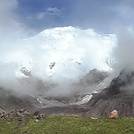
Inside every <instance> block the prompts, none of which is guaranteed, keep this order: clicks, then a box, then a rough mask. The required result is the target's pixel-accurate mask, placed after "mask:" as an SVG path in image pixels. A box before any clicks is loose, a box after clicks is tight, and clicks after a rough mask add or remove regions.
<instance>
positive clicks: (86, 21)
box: [0, 0, 134, 33]
mask: <svg viewBox="0 0 134 134" xmlns="http://www.w3.org/2000/svg"><path fill="white" fill-rule="evenodd" d="M0 1H1V7H2V6H4V5H2V4H3V3H4V2H3V1H4V0H0ZM5 1H8V2H9V1H10V2H9V3H10V4H11V1H14V3H15V4H16V6H15V10H14V12H15V13H16V14H17V15H18V20H19V22H20V23H23V24H25V25H26V26H28V27H30V28H31V29H34V30H37V31H41V30H44V29H46V28H52V27H57V26H74V27H79V28H81V29H87V28H92V29H94V30H95V31H97V32H102V33H111V32H114V31H115V30H116V29H118V28H119V27H122V26H133V25H134V0H5Z"/></svg>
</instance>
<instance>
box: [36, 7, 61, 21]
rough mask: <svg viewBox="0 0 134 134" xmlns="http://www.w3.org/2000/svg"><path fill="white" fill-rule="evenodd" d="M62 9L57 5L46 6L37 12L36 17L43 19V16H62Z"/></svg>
mask: <svg viewBox="0 0 134 134" xmlns="http://www.w3.org/2000/svg"><path fill="white" fill-rule="evenodd" d="M62 11H63V9H59V8H57V7H48V8H46V9H45V11H43V12H40V13H38V14H37V19H43V18H45V16H62Z"/></svg>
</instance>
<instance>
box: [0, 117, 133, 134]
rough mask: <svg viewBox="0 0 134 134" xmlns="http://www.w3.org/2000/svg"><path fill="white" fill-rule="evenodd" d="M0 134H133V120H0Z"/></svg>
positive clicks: (59, 118) (53, 118) (50, 118)
mask: <svg viewBox="0 0 134 134" xmlns="http://www.w3.org/2000/svg"><path fill="white" fill-rule="evenodd" d="M0 134H134V118H121V119H115V120H114V119H91V118H83V117H73V116H46V117H45V119H44V120H41V121H36V120H35V119H30V118H27V119H24V120H23V121H22V122H20V121H18V120H14V121H9V120H6V121H4V120H0Z"/></svg>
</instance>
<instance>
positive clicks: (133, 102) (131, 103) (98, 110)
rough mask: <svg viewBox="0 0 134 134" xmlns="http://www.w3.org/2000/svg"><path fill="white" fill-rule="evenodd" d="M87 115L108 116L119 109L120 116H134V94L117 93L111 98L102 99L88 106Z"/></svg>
mask: <svg viewBox="0 0 134 134" xmlns="http://www.w3.org/2000/svg"><path fill="white" fill-rule="evenodd" d="M88 108H89V111H88V112H87V113H86V114H85V115H86V116H93V117H107V116H108V114H109V113H110V112H111V111H113V110H117V111H118V112H119V117H134V95H122V94H119V95H115V96H113V97H111V98H109V99H100V100H99V101H98V102H97V103H96V104H95V105H94V106H90V107H88Z"/></svg>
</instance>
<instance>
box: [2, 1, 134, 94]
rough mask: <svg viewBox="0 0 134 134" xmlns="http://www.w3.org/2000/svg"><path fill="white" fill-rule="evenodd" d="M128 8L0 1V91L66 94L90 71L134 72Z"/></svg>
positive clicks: (125, 4)
mask: <svg viewBox="0 0 134 134" xmlns="http://www.w3.org/2000/svg"><path fill="white" fill-rule="evenodd" d="M133 7H134V1H132V0H118V1H116V0H113V1H107V0H45V1H44V0H38V1H33V0H0V18H1V19H0V54H1V57H0V71H1V73H0V74H1V75H0V86H1V87H2V88H4V89H12V90H14V91H16V92H19V93H24V94H27V93H28V94H29V93H31V92H34V91H37V92H38V90H41V91H42V89H43V90H44V91H42V92H43V93H44V94H48V95H51V94H52V95H62V94H64V95H66V94H67V95H68V94H71V93H73V92H75V91H76V90H77V89H76V88H74V87H72V84H74V83H78V82H79V79H80V78H82V77H83V76H84V75H86V74H87V73H88V72H89V71H90V70H92V69H98V70H100V71H106V72H110V73H111V72H113V74H114V76H117V75H118V74H119V72H120V71H121V70H122V69H123V68H124V67H126V66H129V67H132V69H133V66H134V62H133V49H134V44H133V42H134V30H133V24H134V19H133V18H134V8H133ZM130 64H131V66H130ZM112 77H113V76H112ZM110 78H111V76H110V77H109V79H110ZM39 83H41V84H40V86H43V87H40V88H39V87H38V84H39ZM78 90H80V89H78ZM81 90H82V89H81Z"/></svg>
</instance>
